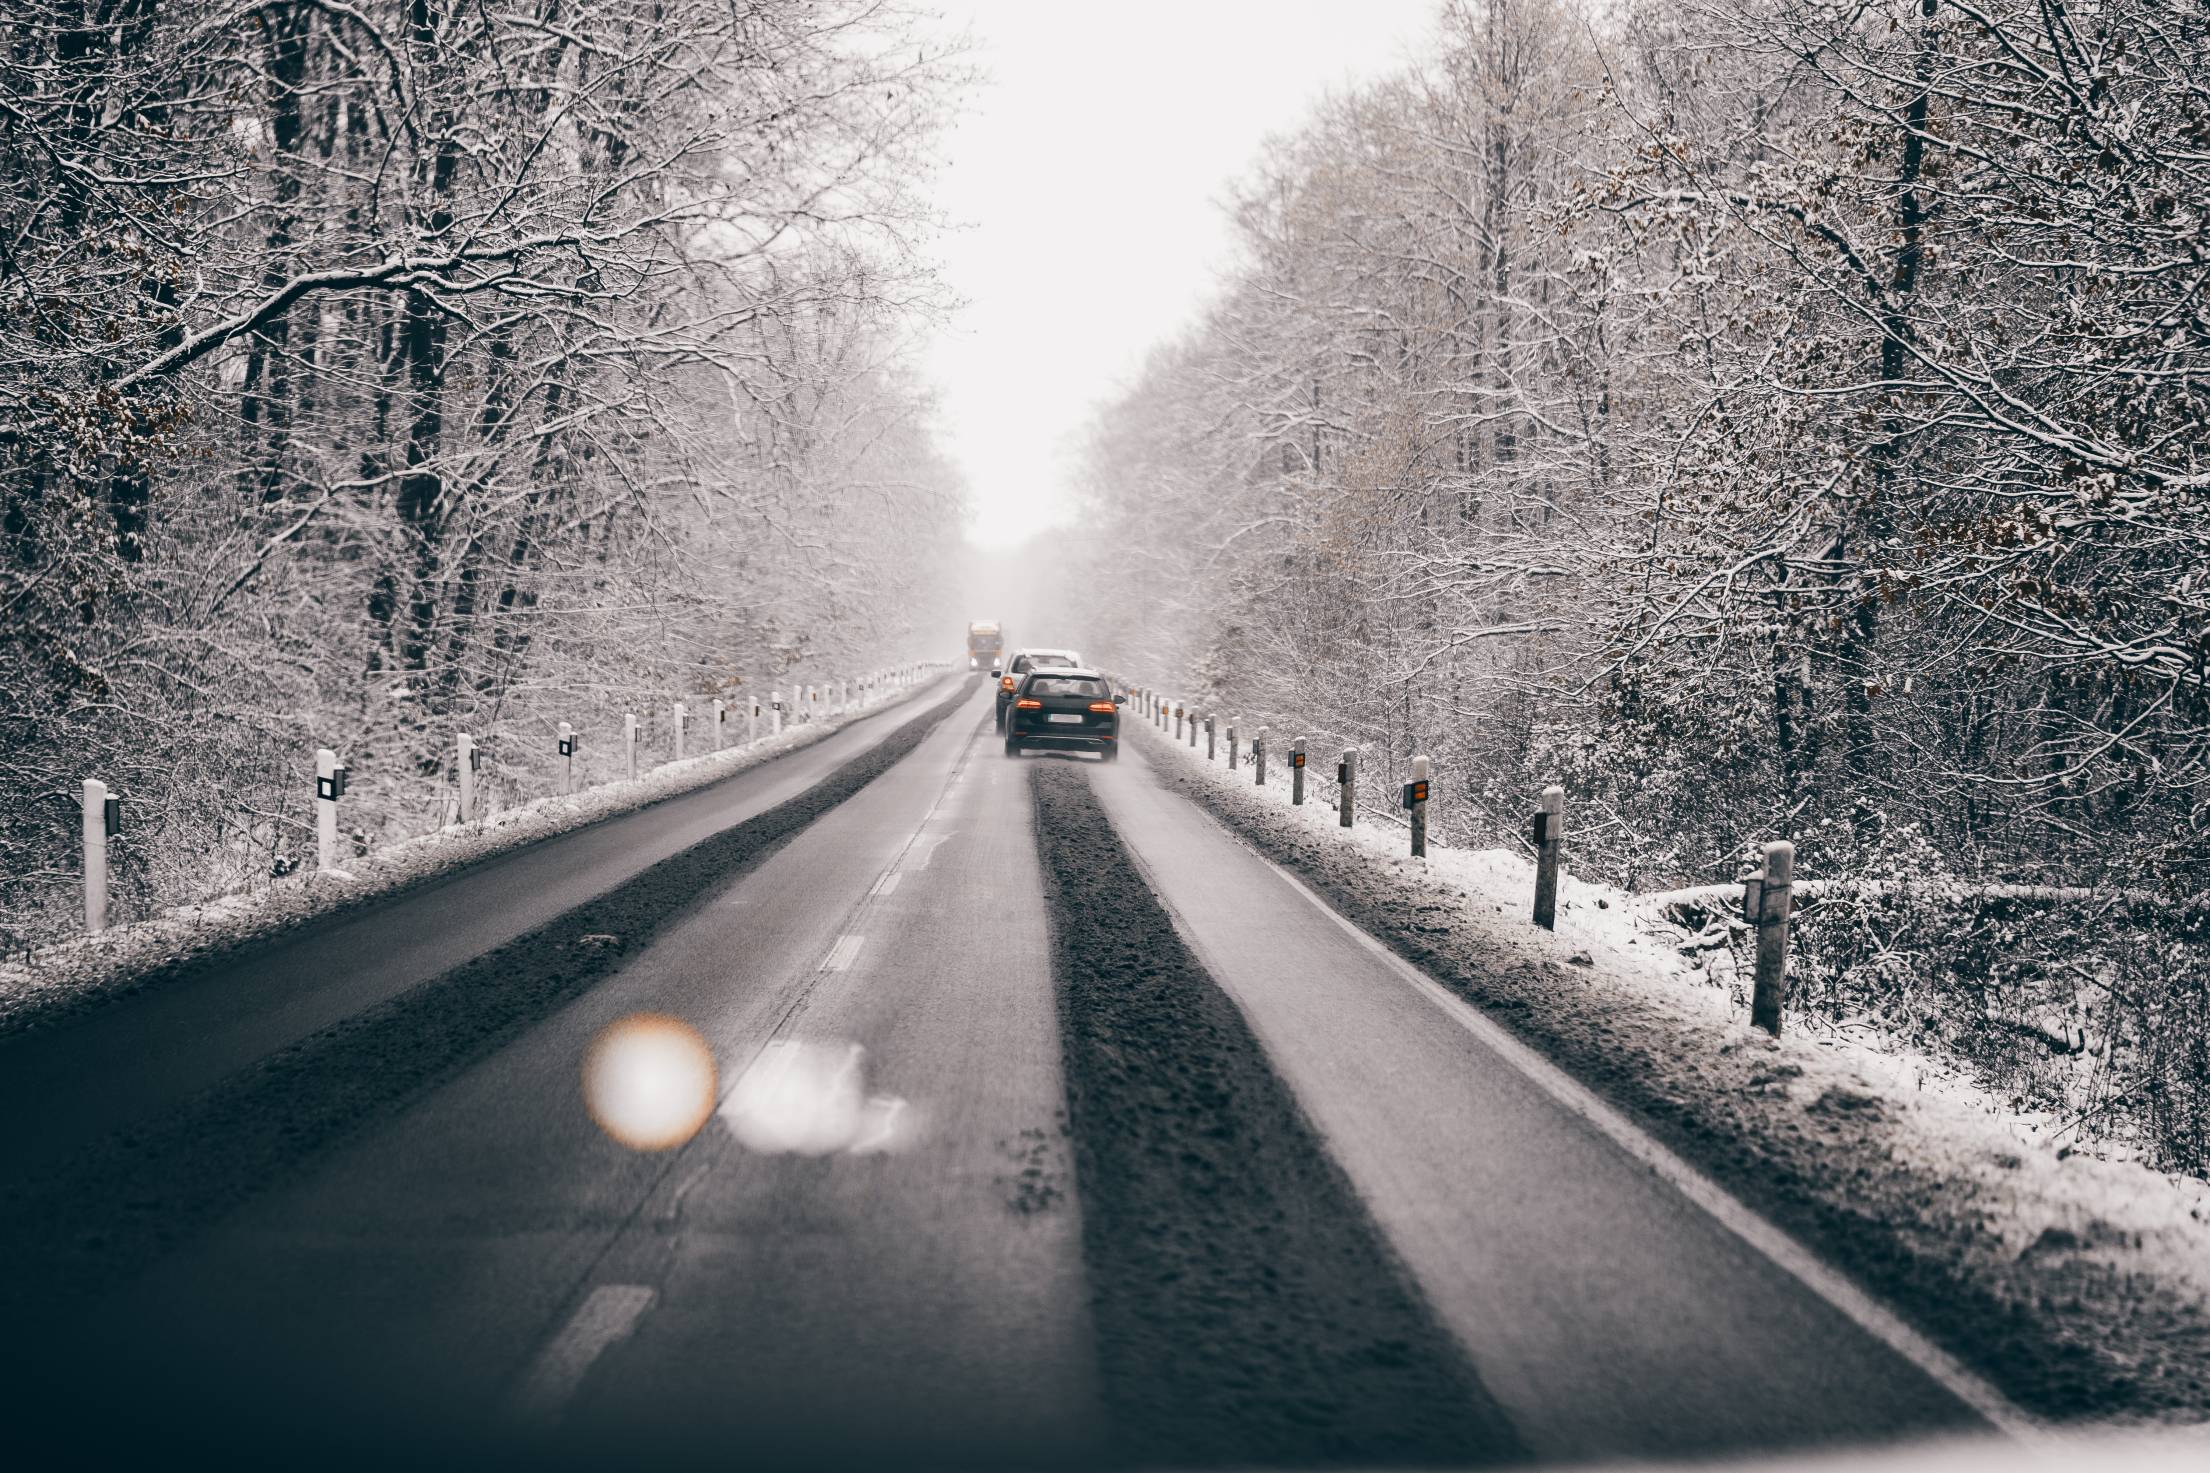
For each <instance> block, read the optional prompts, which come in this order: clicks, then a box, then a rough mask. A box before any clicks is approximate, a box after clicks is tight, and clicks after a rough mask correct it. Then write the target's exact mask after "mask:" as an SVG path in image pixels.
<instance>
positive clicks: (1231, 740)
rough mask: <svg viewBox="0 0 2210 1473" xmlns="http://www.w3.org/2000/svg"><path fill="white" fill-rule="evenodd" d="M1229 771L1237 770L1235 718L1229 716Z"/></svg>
mask: <svg viewBox="0 0 2210 1473" xmlns="http://www.w3.org/2000/svg"><path fill="white" fill-rule="evenodd" d="M1228 771H1230V772H1233V771H1235V718H1234V717H1233V716H1230V717H1229V718H1228Z"/></svg>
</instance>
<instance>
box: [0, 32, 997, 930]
mask: <svg viewBox="0 0 2210 1473" xmlns="http://www.w3.org/2000/svg"><path fill="white" fill-rule="evenodd" d="M965 85H966V77H965V73H964V72H963V70H962V63H960V62H959V61H958V60H957V59H956V58H955V57H950V56H947V55H944V54H943V53H942V51H941V48H936V49H932V47H931V45H930V44H929V43H928V42H927V41H926V40H925V38H924V37H923V36H922V34H921V33H920V32H919V31H918V30H917V29H915V28H914V27H913V26H912V25H911V24H910V22H909V21H908V20H907V19H906V18H903V17H901V16H900V15H899V14H898V13H897V12H895V11H893V10H889V9H886V8H884V7H882V6H879V5H876V4H872V3H866V0H829V3H816V0H745V3H741V4H734V5H726V6H724V5H720V4H713V3H705V0H673V3H667V0H657V3H652V4H644V3H639V0H524V3H522V4H519V5H510V6H498V7H484V6H480V5H470V4H460V3H456V0H172V3H162V0H9V3H8V5H7V6H6V8H5V12H4V15H0V537H4V541H0V611H4V617H0V795H4V799H5V801H0V870H4V879H0V928H4V929H5V931H6V935H5V936H0V941H5V942H7V944H8V945H9V946H10V947H12V948H20V947H21V946H24V945H27V944H30V943H32V942H36V941H41V940H45V939H49V938H52V937H54V936H56V935H58V934H63V933H66V932H67V931H69V930H70V929H71V928H72V927H73V926H81V902H80V901H79V900H78V898H77V897H78V885H79V880H78V869H79V856H78V854H77V847H76V846H77V817H76V811H77V806H78V802H79V788H80V784H81V782H82V780H83V779H85V778H88V777H98V778H100V779H102V780H104V781H105V782H106V783H107V785H108V786H109V788H110V789H112V790H116V791H119V792H120V793H121V795H122V798H123V811H124V815H125V820H124V828H123V832H122V834H121V835H120V836H119V837H118V840H117V842H116V844H115V845H114V847H113V854H112V857H111V864H112V865H113V872H114V882H115V905H116V918H117V919H119V920H128V919H131V918H134V917H137V916H142V915H145V914H148V913H150V912H152V911H154V910H157V909H159V908H161V907H163V906H164V905H172V904H176V903H179V902H183V901H191V900H197V899H200V898H203V897H206V896H209V895H212V894H216V893H220V892H223V891H226V890H232V889H236V888H238V887H240V886H246V887H250V886H253V885H257V884H265V883H267V882H268V881H269V880H270V879H271V878H272V877H274V876H278V875H282V874H284V873H286V872H287V871H289V870H292V869H294V868H296V867H297V866H298V865H299V863H300V862H301V856H302V854H303V853H305V854H307V855H308V856H310V857H311V855H312V852H313V843H314V841H313V811H312V810H313V803H314V796H315V790H314V785H313V778H314V751H315V749H316V748H317V747H318V746H329V747H333V748H336V749H338V750H339V752H340V754H341V756H342V757H343V758H344V759H345V760H346V762H347V764H348V767H349V781H348V788H349V791H348V795H347V802H346V805H345V810H346V818H345V821H346V824H347V826H348V830H349V842H350V843H351V844H352V846H353V847H354V849H355V850H356V851H359V852H366V851H368V850H369V849H371V848H373V847H375V846H377V845H379V844H381V843H383V842H385V841H386V840H387V839H391V838H399V837H406V836H408V835H412V834H418V833H421V832H424V831H426V830H428V829H433V828H435V827H437V826H438V825H439V824H440V823H441V822H443V821H445V819H446V818H447V817H449V815H450V812H451V809H450V806H449V805H450V802H451V792H450V789H451V781H450V772H449V769H450V767H451V764H452V762H453V756H452V753H453V749H454V742H455V733H456V732H462V731H465V732H469V733H472V734H473V736H474V738H475V740H476V741H477V742H478V743H479V745H480V749H481V750H482V752H483V753H484V756H485V759H486V760H485V762H484V767H483V773H482V776H481V779H480V781H481V782H482V783H483V784H484V785H485V787H486V788H487V790H488V792H489V794H490V800H491V802H492V803H493V804H494V805H495V804H497V803H498V802H499V801H501V796H502V795H504V797H506V798H507V799H509V800H511V799H513V798H517V797H519V798H528V797H534V796H539V795H541V794H543V793H545V792H547V791H550V783H551V778H550V776H549V774H550V772H551V770H552V766H553V762H554V748H555V739H554V731H555V728H556V724H557V723H558V722H560V721H563V720H566V721H569V722H572V723H573V724H574V726H575V727H576V729H577V730H578V732H579V733H581V734H582V757H583V760H584V763H585V765H586V767H587V768H588V769H589V770H591V771H593V772H596V773H597V774H599V775H601V776H604V775H608V774H610V773H611V771H612V767H611V765H610V764H612V763H613V762H614V761H615V760H616V758H615V755H614V754H615V753H616V752H617V751H618V749H619V744H620V742H619V735H618V733H619V730H620V724H621V718H622V713H623V712H625V711H636V712H641V713H644V714H645V716H646V717H647V718H648V721H649V720H650V719H651V718H652V716H653V713H655V712H663V713H664V712H665V711H666V709H667V705H668V703H669V702H670V701H671V700H679V699H684V698H686V697H689V698H692V699H693V700H694V701H695V702H699V703H702V702H703V701H704V700H705V699H707V698H711V697H714V696H727V697H729V698H731V702H732V704H735V698H736V697H738V696H739V695H740V694H742V695H744V696H747V697H748V696H749V695H751V694H752V693H753V692H754V691H756V690H758V689H760V688H762V687H765V686H768V685H771V684H774V683H777V682H788V681H792V680H796V679H801V678H803V679H813V680H825V679H830V678H834V677H838V676H851V675H857V674H859V673H860V672H862V671H864V670H866V669H869V668H871V667H874V666H879V665H882V664H886V663H888V662H890V661H891V660H893V659H899V658H913V657H915V656H916V655H917V654H918V653H920V651H921V645H920V644H919V643H917V636H916V630H917V629H921V628H925V627H929V626H930V622H931V620H933V621H934V622H935V623H936V624H943V623H947V622H948V621H949V620H950V619H951V618H953V617H955V611H953V610H952V609H951V608H950V606H949V605H945V604H943V600H944V597H945V590H944V587H943V583H944V580H945V579H946V577H947V576H948V573H947V570H948V568H949V565H950V563H951V561H952V559H951V558H950V556H949V550H950V549H952V548H955V547H956V546H957V545H958V543H959V539H960V534H961V527H962V525H963V521H964V516H965V513H964V506H963V492H962V490H961V487H960V484H959V481H958V478H957V476H956V475H955V474H954V472H953V471H952V469H951V467H950V466H949V465H948V464H947V463H946V462H945V461H944V460H943V458H942V457H941V456H940V455H939V454H938V453H937V451H936V450H935V448H934V446H933V445H932V442H931V440H930V436H929V433H928V426H927V417H928V413H929V399H928V395H927V393H926V392H925V391H924V389H923V387H922V386H921V385H920V384H919V383H918V382H917V381H916V380H915V378H914V377H913V375H912V373H911V372H910V370H909V369H908V368H906V367H905V366H904V364H905V359H906V355H905V353H904V351H903V347H904V340H905V339H906V337H907V336H908V335H909V334H910V333H911V332H912V331H913V330H914V327H915V325H916V324H917V323H921V322H924V321H926V320H929V319H930V318H931V317H932V316H933V315H935V314H937V313H939V312H940V311H941V310H942V308H943V306H944V305H945V303H944V301H943V296H944V294H943V293H942V291H941V289H940V288H939V286H938V285H937V283H936V281H935V280H934V278H933V276H932V273H931V269H930V266H929V263H928V261H927V259H926V256H925V252H924V251H923V250H922V248H921V247H922V243H923V242H924V241H925V240H926V239H927V238H928V236H929V233H930V232H931V231H932V230H933V229H935V228H936V224H937V222H936V221H935V219H934V217H933V215H932V212H931V207H930V204H929V202H928V201H927V199H926V198H925V197H924V196H923V194H922V192H921V191H920V189H919V187H918V185H919V181H920V180H922V179H923V178H924V177H925V172H926V166H927V161H928V159H929V157H930V150H931V149H932V147H933V146H934V140H935V137H936V135H937V133H938V131H939V129H940V127H941V126H942V122H943V119H944V117H945V116H946V111H947V108H949V107H951V106H952V105H954V102H955V100H956V98H957V96H958V95H959V94H960V92H961V89H962V88H963V87H964V86H965ZM939 605H942V607H941V608H939Z"/></svg>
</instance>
